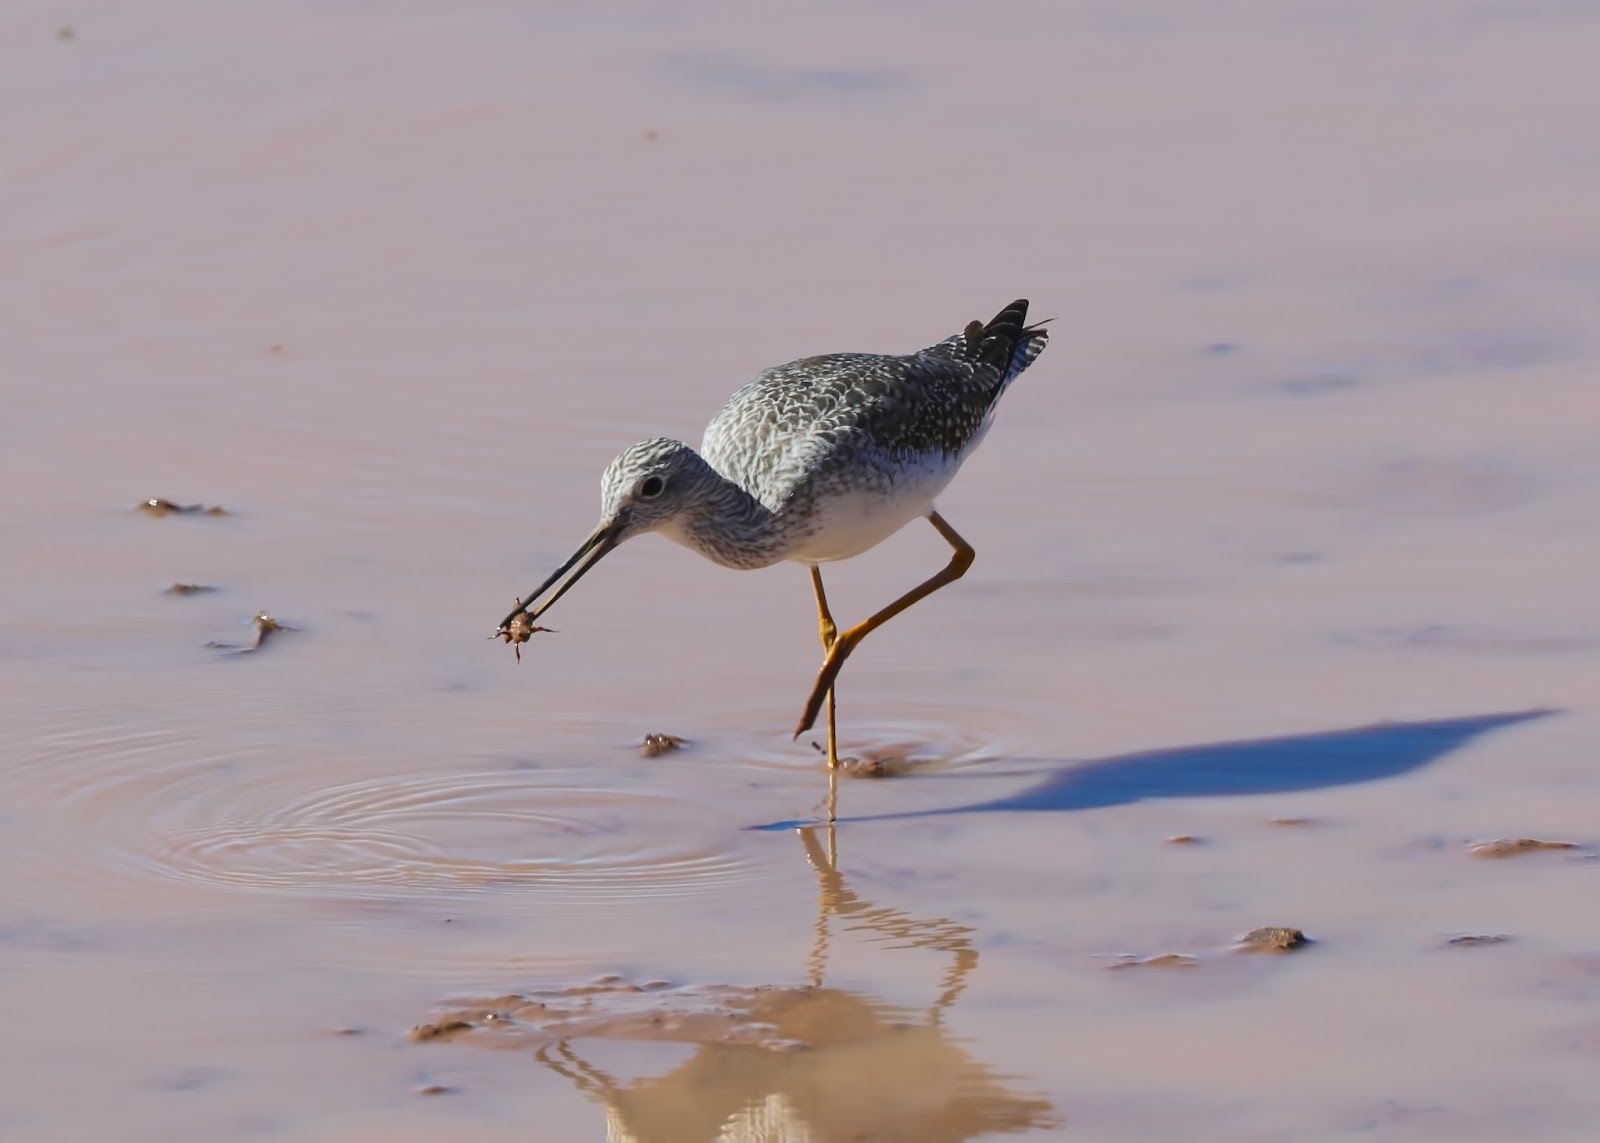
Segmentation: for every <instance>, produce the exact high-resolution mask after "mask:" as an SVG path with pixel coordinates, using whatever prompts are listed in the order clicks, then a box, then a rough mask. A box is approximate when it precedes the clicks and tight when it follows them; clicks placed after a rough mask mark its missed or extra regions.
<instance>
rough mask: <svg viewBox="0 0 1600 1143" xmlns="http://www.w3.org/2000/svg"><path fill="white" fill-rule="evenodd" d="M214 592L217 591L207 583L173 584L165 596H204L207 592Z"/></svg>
mask: <svg viewBox="0 0 1600 1143" xmlns="http://www.w3.org/2000/svg"><path fill="white" fill-rule="evenodd" d="M216 590H217V589H216V588H214V587H212V586H211V585H210V584H208V583H175V584H173V585H172V586H171V587H169V588H167V590H166V592H165V594H167V595H204V594H205V593H207V592H210V591H216Z"/></svg>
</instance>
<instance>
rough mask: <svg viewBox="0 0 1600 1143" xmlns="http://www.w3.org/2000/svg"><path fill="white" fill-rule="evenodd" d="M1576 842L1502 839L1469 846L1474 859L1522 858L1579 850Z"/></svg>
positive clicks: (1468, 848)
mask: <svg viewBox="0 0 1600 1143" xmlns="http://www.w3.org/2000/svg"><path fill="white" fill-rule="evenodd" d="M1582 848H1583V847H1582V846H1580V845H1579V844H1578V843H1577V842H1575V841H1549V840H1546V839H1544V838H1537V837H1501V838H1495V839H1493V840H1491V841H1475V842H1471V843H1469V844H1468V846H1467V852H1468V853H1469V854H1471V855H1472V856H1473V857H1520V856H1522V855H1523V854H1525V853H1548V852H1552V851H1554V852H1559V851H1562V850H1579V849H1582Z"/></svg>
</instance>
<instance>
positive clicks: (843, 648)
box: [794, 512, 977, 764]
mask: <svg viewBox="0 0 1600 1143" xmlns="http://www.w3.org/2000/svg"><path fill="white" fill-rule="evenodd" d="M928 523H930V524H932V525H933V526H934V528H935V529H937V530H938V533H939V535H941V536H943V537H944V538H945V542H946V543H948V544H949V545H950V546H951V547H952V548H954V549H955V554H954V555H952V556H951V557H950V562H949V563H948V564H946V565H945V567H944V568H943V569H942V570H940V572H939V573H938V574H937V575H935V576H933V577H931V578H929V579H927V580H924V581H923V582H922V583H920V584H918V585H917V586H916V587H914V588H912V589H911V590H910V591H908V592H906V593H905V594H904V595H902V596H901V597H900V598H899V599H897V600H895V601H894V602H893V603H891V604H890V605H889V606H888V607H885V608H884V609H883V610H882V611H879V612H878V613H877V614H875V615H872V616H870V617H869V618H867V619H863V620H862V621H861V622H860V623H857V624H856V625H855V626H854V627H852V628H850V629H849V630H847V631H845V632H844V633H843V634H841V635H837V636H835V638H834V640H833V644H832V646H830V647H829V648H828V653H827V655H826V657H824V658H823V660H822V670H821V671H820V672H819V673H818V674H817V681H816V682H815V683H814V684H812V687H811V697H810V698H808V699H807V700H806V710H805V713H804V714H803V715H801V716H800V725H799V726H798V727H797V728H796V729H795V732H794V733H795V737H796V738H798V737H800V735H802V734H804V733H805V732H806V731H808V730H810V729H811V728H812V727H813V726H815V725H816V722H817V715H818V714H819V713H821V711H822V703H823V700H824V699H829V700H830V711H829V714H830V717H829V720H828V721H829V731H830V733H829V735H828V743H829V746H830V747H831V746H832V744H833V734H832V721H833V720H832V717H831V714H832V710H831V696H832V694H833V684H834V680H835V679H837V678H838V677H839V669H840V668H841V667H843V666H844V661H845V660H846V659H848V658H849V657H850V652H851V651H854V650H855V649H856V646H857V644H859V643H860V642H861V640H863V639H865V638H866V637H867V635H869V634H870V633H871V632H873V631H875V630H877V629H878V628H879V627H882V626H883V625H884V624H885V623H887V622H889V620H891V619H893V618H894V617H895V616H896V615H899V614H900V613H901V612H902V611H904V610H905V609H906V608H908V607H910V606H911V605H912V604H913V603H916V602H917V601H918V600H919V599H926V598H927V597H928V596H930V595H932V594H933V593H934V592H936V591H938V590H939V589H940V588H941V587H943V586H944V585H945V584H947V583H954V582H955V581H956V580H958V579H960V578H961V577H962V576H963V575H965V574H966V572H967V569H968V568H970V567H971V566H972V560H973V557H974V556H975V555H976V554H977V553H976V552H974V551H973V549H972V545H971V544H969V543H967V542H966V541H965V540H963V539H962V538H961V536H960V534H959V533H958V532H957V531H956V530H955V529H954V528H952V527H951V526H950V525H949V524H947V523H945V520H944V517H943V516H941V515H939V513H937V512H930V513H928ZM812 575H813V576H815V575H816V569H814V568H813V569H812ZM815 582H816V584H817V593H818V594H817V599H818V601H819V602H820V601H821V599H822V595H821V592H822V587H821V584H822V580H821V578H820V577H818V578H817V579H816V580H815ZM828 622H829V624H830V625H831V624H832V622H833V621H832V619H829V621H828ZM829 762H830V764H831V763H832V762H833V756H832V751H831V750H830V752H829Z"/></svg>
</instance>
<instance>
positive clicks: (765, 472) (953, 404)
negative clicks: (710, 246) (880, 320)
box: [701, 301, 1048, 507]
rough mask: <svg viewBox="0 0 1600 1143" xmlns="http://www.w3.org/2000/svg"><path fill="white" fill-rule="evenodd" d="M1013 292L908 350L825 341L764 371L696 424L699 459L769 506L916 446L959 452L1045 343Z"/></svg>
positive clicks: (915, 453)
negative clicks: (843, 349) (957, 327)
mask: <svg viewBox="0 0 1600 1143" xmlns="http://www.w3.org/2000/svg"><path fill="white" fill-rule="evenodd" d="M1027 313H1028V303H1027V302H1026V301H1016V302H1013V303H1012V304H1011V305H1009V306H1007V307H1006V308H1005V309H1003V310H1002V311H1000V313H999V314H998V315H996V317H995V318H994V320H992V321H990V322H989V323H987V324H982V323H979V322H973V323H972V324H971V325H969V326H967V328H966V329H965V330H963V331H962V332H961V333H959V334H956V335H954V336H953V337H949V338H946V339H945V340H944V341H941V342H939V343H938V344H936V345H932V346H929V347H928V348H927V349H924V350H921V351H919V352H917V353H910V354H905V355H901V356H893V355H888V354H873V353H833V354H827V355H824V356H821V357H807V358H803V359H801V360H799V361H792V362H789V363H788V364H787V365H779V366H775V367H773V368H771V369H768V370H766V371H765V372H763V373H762V374H761V375H760V376H759V377H757V378H756V379H755V380H754V381H752V382H750V384H748V385H746V386H745V387H744V388H743V389H740V390H739V391H738V392H737V393H735V394H734V395H733V397H732V399H730V400H729V402H728V404H727V405H726V406H725V407H724V408H723V410H722V412H721V413H719V414H718V415H717V417H716V419H715V420H713V421H712V422H711V424H710V425H709V426H708V427H707V429H706V436H705V442H704V445H703V447H702V450H701V451H702V452H703V453H704V455H705V458H706V460H708V461H710V462H711V464H712V465H713V466H714V467H716V468H717V469H718V470H719V471H721V472H722V473H724V474H725V475H726V476H728V477H730V478H732V479H734V480H736V481H738V482H739V483H740V484H742V485H744V486H745V487H746V488H748V489H749V490H750V491H751V492H753V493H755V495H756V496H757V497H758V498H760V499H761V500H763V501H764V502H766V503H767V504H768V505H769V506H770V507H777V506H778V505H779V504H781V503H782V502H784V501H785V500H786V499H787V498H788V497H789V495H790V494H791V493H792V492H794V491H796V490H798V489H800V488H802V487H803V486H805V485H806V484H807V483H808V482H811V481H813V480H814V479H817V478H827V477H829V476H836V475H837V474H839V473H840V472H842V471H843V470H845V469H852V470H854V471H855V473H856V478H857V479H861V478H864V477H866V475H867V470H876V471H878V472H881V473H882V474H883V475H884V476H886V477H887V476H890V475H891V474H892V472H893V471H894V469H895V468H896V466H904V465H906V464H908V463H910V462H915V461H917V460H919V459H922V458H930V457H935V456H943V457H948V458H951V459H952V460H954V459H956V458H959V457H961V456H962V455H964V454H965V453H966V452H967V450H968V449H969V448H970V447H971V446H972V445H973V444H975V443H976V442H977V440H978V439H980V438H981V436H982V434H983V430H984V429H985V428H986V426H987V422H988V420H989V417H990V414H991V412H992V411H993V408H994V405H995V402H996V401H997V400H999V398H1000V395H1001V394H1002V393H1003V392H1004V391H1005V388H1006V386H1007V385H1009V384H1010V383H1011V381H1012V380H1014V379H1015V378H1016V376H1017V375H1018V374H1019V373H1021V372H1022V371H1023V370H1024V369H1026V368H1027V367H1028V366H1029V365H1030V364H1032V362H1033V360H1034V358H1036V357H1038V355H1039V354H1040V352H1041V351H1042V350H1043V349H1044V346H1045V342H1046V340H1047V337H1048V335H1047V334H1046V333H1045V331H1044V330H1043V329H1041V328H1040V327H1039V326H1038V325H1033V326H1028V325H1026V324H1024V323H1025V322H1026V320H1027Z"/></svg>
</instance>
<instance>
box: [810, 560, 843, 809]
mask: <svg viewBox="0 0 1600 1143" xmlns="http://www.w3.org/2000/svg"><path fill="white" fill-rule="evenodd" d="M811 588H812V590H813V591H815V592H816V593H817V633H818V634H819V635H820V636H821V637H822V652H823V654H824V655H826V654H827V653H828V652H829V651H831V650H833V644H834V642H835V641H836V640H837V639H838V636H839V628H838V627H836V626H835V625H834V622H833V613H832V612H831V611H829V610H828V596H827V593H826V592H824V591H823V590H822V571H821V569H820V568H818V567H817V565H816V564H812V565H811ZM836 722H837V720H836V717H835V711H834V697H833V688H832V687H829V688H828V820H829V821H830V822H831V821H833V820H834V819H835V818H836V817H837V816H838V812H837V811H838V808H839V742H838V730H837V726H836Z"/></svg>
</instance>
